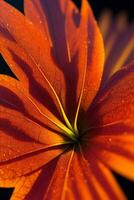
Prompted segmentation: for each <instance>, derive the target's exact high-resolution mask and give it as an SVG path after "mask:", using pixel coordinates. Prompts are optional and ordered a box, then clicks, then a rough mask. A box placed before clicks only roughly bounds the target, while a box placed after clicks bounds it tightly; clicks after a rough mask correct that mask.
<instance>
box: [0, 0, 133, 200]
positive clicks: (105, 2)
mask: <svg viewBox="0 0 134 200" xmlns="http://www.w3.org/2000/svg"><path fill="white" fill-rule="evenodd" d="M6 1H7V2H8V3H10V4H12V5H13V6H15V7H16V8H17V9H19V10H20V11H21V12H23V0H18V1H17V0H6ZM44 1H45V0H44ZM73 1H74V2H75V3H76V4H77V6H78V7H80V5H81V1H80V0H73ZM90 4H91V6H92V8H93V11H94V14H95V16H96V18H97V19H99V16H100V14H101V13H102V11H103V10H104V9H106V8H108V9H109V10H111V11H112V13H113V17H114V16H116V15H118V14H119V13H120V12H122V11H125V12H126V13H127V15H128V20H129V21H130V22H131V21H133V20H134V6H133V1H132V0H90ZM0 64H1V66H2V67H1V68H0V73H8V74H10V70H9V69H8V67H7V66H6V63H5V62H4V60H3V59H2V58H1V57H0ZM128 170H129V169H128ZM114 175H115V176H116V178H117V180H118V182H119V184H120V186H121V187H122V189H123V190H124V192H125V193H126V196H127V197H128V200H134V183H132V182H130V181H128V180H127V179H125V178H123V177H121V176H119V175H117V174H115V173H114ZM12 191H13V188H10V189H3V188H0V200H9V199H10V196H11V194H12Z"/></svg>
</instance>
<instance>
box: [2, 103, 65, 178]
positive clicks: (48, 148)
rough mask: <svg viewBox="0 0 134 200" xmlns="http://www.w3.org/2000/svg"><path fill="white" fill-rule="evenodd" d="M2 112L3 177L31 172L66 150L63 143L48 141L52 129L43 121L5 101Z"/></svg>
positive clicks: (12, 176)
mask: <svg viewBox="0 0 134 200" xmlns="http://www.w3.org/2000/svg"><path fill="white" fill-rule="evenodd" d="M0 113H1V115H0V129H1V131H0V141H1V142H0V148H1V151H0V180H3V179H14V178H16V177H18V176H22V175H26V174H27V173H31V172H32V171H34V170H36V169H38V168H39V167H41V166H43V165H44V164H45V163H47V162H49V161H50V160H51V159H53V158H55V157H56V156H58V155H59V154H61V153H62V152H63V149H62V147H60V146H59V145H60V144H61V143H60V144H56V143H54V142H53V144H48V143H49V142H50V141H51V138H50V139H49V137H50V136H49V132H48V134H47V131H46V130H45V129H44V128H43V127H41V126H40V125H39V124H37V123H34V122H33V121H32V120H29V119H28V118H26V117H25V116H24V115H22V114H20V113H19V112H17V111H15V110H13V109H10V108H5V107H4V106H2V105H1V106H0ZM40 136H41V138H40ZM47 136H48V138H47ZM43 140H44V141H43ZM47 140H48V143H47ZM40 141H42V143H41V142H40ZM45 143H46V144H45ZM56 146H57V147H56ZM26 163H30V164H29V165H27V164H26Z"/></svg>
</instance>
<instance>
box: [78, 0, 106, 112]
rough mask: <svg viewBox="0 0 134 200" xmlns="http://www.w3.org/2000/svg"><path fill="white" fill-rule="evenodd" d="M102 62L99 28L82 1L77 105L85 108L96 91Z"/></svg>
mask: <svg viewBox="0 0 134 200" xmlns="http://www.w3.org/2000/svg"><path fill="white" fill-rule="evenodd" d="M103 64H104V48H103V41H102V37H101V34H100V31H99V28H98V26H97V24H96V21H95V19H94V16H93V13H92V10H91V8H90V6H89V4H88V2H87V0H83V1H82V8H81V21H80V28H79V46H78V64H77V65H78V83H77V100H79V103H78V107H79V106H80V105H79V104H80V102H81V108H82V109H83V110H87V109H88V108H89V105H90V104H91V102H92V100H93V98H94V97H95V95H96V92H97V91H98V88H99V85H100V81H101V77H102V72H103Z"/></svg>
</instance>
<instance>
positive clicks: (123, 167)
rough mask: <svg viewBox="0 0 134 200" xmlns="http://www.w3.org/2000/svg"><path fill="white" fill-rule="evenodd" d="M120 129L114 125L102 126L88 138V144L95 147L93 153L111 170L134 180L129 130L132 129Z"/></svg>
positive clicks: (133, 144)
mask: <svg viewBox="0 0 134 200" xmlns="http://www.w3.org/2000/svg"><path fill="white" fill-rule="evenodd" d="M120 129H121V128H120ZM120 129H118V127H117V128H116V126H115V127H114V128H112V127H109V128H107V129H106V130H105V128H104V130H103V129H102V130H101V131H100V135H99V134H97V130H96V134H97V136H96V137H94V138H92V139H90V143H91V145H90V146H92V147H93V146H95V147H96V149H95V154H96V155H97V156H98V157H99V159H100V160H101V161H102V162H104V163H105V164H106V165H107V166H109V167H110V168H111V169H112V170H114V171H116V172H117V173H119V174H121V175H123V176H125V177H126V178H129V179H130V180H134V148H133V147H134V134H133V132H129V131H130V130H131V131H132V130H134V129H130V128H128V127H126V128H124V130H123V131H120ZM122 129H123V128H122ZM129 129H130V130H129ZM101 134H102V135H101Z"/></svg>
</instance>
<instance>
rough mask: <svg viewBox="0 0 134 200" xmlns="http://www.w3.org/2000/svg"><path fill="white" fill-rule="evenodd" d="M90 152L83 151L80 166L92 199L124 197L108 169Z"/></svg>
mask: <svg viewBox="0 0 134 200" xmlns="http://www.w3.org/2000/svg"><path fill="white" fill-rule="evenodd" d="M94 155H95V154H94V153H93V151H92V150H91V151H90V152H89V151H87V152H85V153H84V152H83V153H82V157H81V168H82V171H83V174H84V175H85V179H86V180H87V183H88V184H89V190H90V189H91V193H92V199H118V200H119V199H126V198H125V195H124V194H123V192H122V191H121V188H120V187H119V185H118V183H117V182H116V180H115V178H114V176H113V175H112V173H111V172H110V170H109V169H108V168H107V167H106V166H105V165H104V164H103V163H102V162H100V160H99V159H98V158H97V157H96V156H94Z"/></svg>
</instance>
